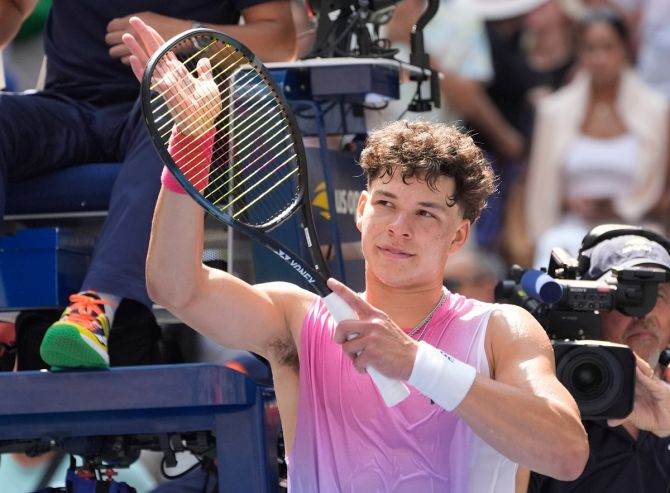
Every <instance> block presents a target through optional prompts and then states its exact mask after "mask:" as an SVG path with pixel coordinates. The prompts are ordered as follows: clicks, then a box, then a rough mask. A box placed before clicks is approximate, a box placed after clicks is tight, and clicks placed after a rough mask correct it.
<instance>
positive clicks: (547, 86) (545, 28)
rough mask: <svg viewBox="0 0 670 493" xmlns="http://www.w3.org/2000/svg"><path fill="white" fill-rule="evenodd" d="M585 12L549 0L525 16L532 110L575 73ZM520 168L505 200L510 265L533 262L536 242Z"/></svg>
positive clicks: (571, 0)
mask: <svg viewBox="0 0 670 493" xmlns="http://www.w3.org/2000/svg"><path fill="white" fill-rule="evenodd" d="M582 11H583V7H582V5H581V3H580V2H579V0H549V1H548V2H545V3H543V4H542V5H540V6H539V7H537V8H536V9H534V10H532V11H531V12H529V13H528V14H527V15H526V16H525V20H524V25H523V34H522V37H521V44H522V46H523V48H524V52H525V56H526V62H527V65H528V69H529V78H532V79H534V85H533V87H531V88H529V90H528V93H527V97H526V99H527V100H528V101H529V102H530V106H531V109H532V110H533V111H534V109H535V108H536V106H537V104H538V102H539V101H540V100H541V99H542V97H544V96H546V95H548V94H551V93H552V92H554V91H555V90H556V89H558V88H560V87H562V86H563V85H565V84H566V83H567V82H569V80H570V79H571V78H572V76H574V72H575V65H576V64H575V58H576V46H575V45H576V42H575V40H576V36H575V34H576V19H577V18H578V16H579V15H580V13H581V12H582ZM531 144H532V143H531ZM520 168H521V169H520V176H519V179H515V181H514V182H513V183H510V184H509V189H508V193H507V197H506V200H505V210H504V218H503V225H504V229H503V234H502V238H501V251H502V252H504V255H505V258H506V260H507V262H508V263H509V264H520V265H530V264H531V263H532V260H533V250H534V245H533V244H532V243H531V242H530V241H529V240H528V236H527V235H526V234H525V231H526V220H525V218H524V201H525V199H524V195H525V180H524V176H525V171H526V170H525V165H524V164H522V165H521V167H520ZM517 169H518V168H517ZM515 178H516V177H515Z"/></svg>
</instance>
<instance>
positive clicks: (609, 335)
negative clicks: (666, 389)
mask: <svg viewBox="0 0 670 493" xmlns="http://www.w3.org/2000/svg"><path fill="white" fill-rule="evenodd" d="M602 336H603V339H605V340H607V341H610V342H617V343H619V344H625V345H627V346H629V347H630V348H631V349H632V350H633V351H635V353H636V354H637V355H638V356H640V357H641V358H643V359H645V360H646V361H647V362H648V363H649V364H650V365H651V366H652V367H655V366H656V365H657V364H658V358H659V356H660V354H661V351H663V350H664V349H665V348H666V347H667V346H668V345H670V284H669V283H664V284H660V285H659V288H658V297H657V299H656V305H655V306H654V308H653V310H652V311H650V312H649V313H648V314H647V315H645V316H644V317H642V318H634V317H629V316H626V315H624V314H623V313H621V312H619V311H616V310H615V311H612V312H605V313H603V315H602Z"/></svg>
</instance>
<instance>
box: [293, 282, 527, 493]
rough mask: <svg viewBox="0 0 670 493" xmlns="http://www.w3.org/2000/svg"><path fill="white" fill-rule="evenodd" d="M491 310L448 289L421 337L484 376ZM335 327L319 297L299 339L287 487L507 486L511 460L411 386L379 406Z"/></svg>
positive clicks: (412, 491) (449, 491)
mask: <svg viewBox="0 0 670 493" xmlns="http://www.w3.org/2000/svg"><path fill="white" fill-rule="evenodd" d="M494 307H495V305H491V304H486V303H480V302H477V301H473V300H469V299H466V298H464V297H462V296H460V295H457V294H453V293H449V295H448V298H447V301H446V303H445V304H444V305H443V306H442V307H441V308H440V309H439V310H438V311H437V312H436V313H435V314H434V316H433V319H432V321H431V323H430V326H429V327H428V328H427V330H426V332H425V335H424V337H423V339H424V340H425V341H426V342H428V343H429V344H432V345H433V346H436V347H438V348H440V349H442V350H444V351H445V352H448V353H449V354H451V355H452V356H454V357H456V358H459V359H460V360H462V361H466V362H468V363H469V364H471V365H473V366H474V367H475V368H477V371H478V372H479V373H481V374H483V375H486V376H489V375H490V372H489V365H488V361H487V358H486V353H485V350H484V339H485V335H486V327H487V324H488V320H489V316H490V314H491V310H492V309H493V308H494ZM333 332H334V321H333V319H332V318H331V316H330V312H329V311H328V309H327V308H326V306H325V305H324V304H323V302H322V301H321V299H320V298H317V299H316V301H315V302H314V303H313V304H312V306H311V307H310V309H309V311H308V313H307V316H306V317H305V320H304V322H303V327H302V335H301V339H300V383H299V401H298V415H297V426H296V435H295V440H294V443H293V449H292V451H291V454H290V456H289V457H287V462H288V481H289V492H290V493H338V492H351V493H354V492H361V493H372V492H407V493H416V492H422V493H438V492H439V493H493V492H496V493H503V492H505V493H507V492H513V491H514V479H515V474H516V469H517V465H516V464H514V463H512V462H511V461H509V460H508V459H506V458H505V457H503V456H502V455H501V454H499V453H498V452H497V451H495V450H494V449H493V448H491V447H490V446H489V445H488V444H486V443H485V442H483V441H482V440H481V439H479V438H478V437H477V436H476V435H475V434H474V432H473V431H472V430H471V429H470V428H469V427H468V426H467V425H466V424H465V423H464V422H463V421H462V420H461V419H459V418H458V417H457V416H456V415H455V414H453V413H450V412H448V411H446V410H444V409H443V408H441V407H439V406H437V405H435V404H433V403H432V402H431V400H430V399H429V398H427V397H425V396H424V395H423V394H421V393H420V392H418V391H417V390H416V389H414V388H412V387H411V386H410V390H411V395H410V396H409V397H408V398H407V399H406V400H404V401H403V402H401V403H400V404H398V405H397V406H395V407H393V408H388V407H386V405H385V404H384V402H383V400H382V397H381V395H380V394H379V392H378V391H377V388H376V387H375V385H374V383H373V382H372V380H371V379H370V377H369V376H368V375H366V374H359V373H358V372H357V371H356V370H355V369H354V367H353V365H352V364H351V362H350V360H349V358H348V357H347V356H346V355H345V354H344V353H343V352H342V348H341V346H340V345H339V344H336V343H335V342H334V341H333ZM491 405H492V406H495V405H496V404H495V403H494V402H492V403H491Z"/></svg>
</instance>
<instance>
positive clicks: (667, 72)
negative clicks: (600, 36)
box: [611, 0, 670, 98]
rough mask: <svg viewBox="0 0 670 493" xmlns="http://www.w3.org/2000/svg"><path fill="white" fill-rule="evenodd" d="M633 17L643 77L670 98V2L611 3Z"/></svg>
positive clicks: (631, 0)
mask: <svg viewBox="0 0 670 493" xmlns="http://www.w3.org/2000/svg"><path fill="white" fill-rule="evenodd" d="M611 2H612V3H613V4H614V5H616V6H618V7H620V8H622V9H623V10H624V12H626V13H627V14H628V15H629V16H630V20H631V21H632V22H631V24H632V27H633V29H634V36H633V39H634V46H635V48H636V52H637V63H636V68H637V72H638V74H639V76H640V77H641V78H642V80H643V81H645V82H646V83H647V84H649V85H650V86H651V87H652V88H654V89H656V90H657V91H659V92H660V93H662V94H664V95H665V97H666V98H670V65H669V64H668V63H665V61H666V60H668V59H670V2H668V0H611Z"/></svg>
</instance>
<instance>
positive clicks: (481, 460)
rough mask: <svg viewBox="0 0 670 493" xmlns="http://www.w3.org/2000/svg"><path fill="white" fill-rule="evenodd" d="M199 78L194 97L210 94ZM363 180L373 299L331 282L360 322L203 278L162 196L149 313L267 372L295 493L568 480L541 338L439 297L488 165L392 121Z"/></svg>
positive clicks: (480, 307)
mask: <svg viewBox="0 0 670 493" xmlns="http://www.w3.org/2000/svg"><path fill="white" fill-rule="evenodd" d="M132 22H133V27H134V28H135V30H136V32H137V33H138V35H139V36H140V37H141V41H142V45H143V46H142V45H140V43H138V41H137V40H136V39H135V38H134V37H132V36H130V35H127V36H125V37H124V42H126V43H127V44H128V46H129V49H130V50H131V52H132V53H133V56H132V58H131V65H132V66H133V69H134V71H135V74H136V75H138V76H139V75H141V73H142V71H143V66H144V64H146V61H147V59H148V56H150V55H151V53H153V51H154V50H155V49H157V48H158V46H160V44H161V43H162V40H161V39H160V36H158V35H157V34H156V33H155V32H154V33H152V32H151V30H150V29H148V28H147V26H146V25H144V24H143V23H142V22H141V21H140V20H139V19H138V20H133V21H132ZM207 65H208V64H204V65H203V66H202V67H201V68H202V70H201V72H200V78H199V79H198V80H194V81H191V82H192V83H194V84H200V83H202V84H208V82H211V74H209V73H208V70H207ZM165 80H169V78H166V79H165ZM190 85H191V83H189V86H190ZM177 92H178V91H177ZM216 107H218V102H216V101H214V104H213V105H212V107H209V108H207V111H203V112H202V113H201V114H205V113H206V114H208V115H210V116H211V115H212V108H216ZM205 131H207V130H205ZM189 138H197V137H194V136H190V137H189ZM361 166H362V168H363V170H364V172H365V173H366V175H367V179H368V187H367V190H366V191H365V192H363V194H362V195H361V198H360V200H359V203H358V215H357V226H358V229H359V230H360V231H361V240H362V249H363V254H364V256H365V260H366V272H365V277H366V290H365V292H363V293H354V292H352V291H351V290H349V289H348V288H347V287H346V286H344V285H342V284H340V283H339V282H337V281H335V280H332V279H331V280H330V281H329V286H330V287H331V288H332V289H333V290H334V291H335V292H336V293H337V294H338V295H339V296H340V297H342V298H343V299H344V301H346V302H347V303H348V304H349V305H350V306H351V308H352V309H353V310H354V311H355V313H356V316H357V319H355V320H354V319H351V320H344V321H342V322H341V323H339V324H336V323H335V322H334V321H333V319H332V317H331V315H330V313H329V312H328V309H327V308H326V307H325V305H324V303H323V301H322V300H321V299H320V298H319V297H317V296H316V295H315V294H314V293H311V292H309V291H305V290H304V289H301V288H299V287H297V286H295V285H292V284H288V283H283V282H274V283H267V284H261V285H255V286H252V285H249V284H248V283H246V282H244V281H243V280H240V279H238V278H236V277H234V276H232V275H229V274H227V273H225V272H221V271H216V270H212V269H209V268H207V267H206V266H203V265H202V262H201V255H202V248H203V246H202V243H203V224H202V223H203V221H202V217H203V212H202V210H201V208H200V207H199V206H198V205H197V204H196V203H195V202H194V201H193V200H191V199H190V198H189V197H188V196H186V195H185V194H184V193H179V189H178V188H176V187H175V183H174V182H173V183H167V182H166V181H164V186H163V189H162V191H161V193H160V196H159V200H158V203H157V207H156V211H155V214H154V222H153V228H152V236H151V240H150V244H149V256H148V259H147V276H148V287H149V291H150V293H151V295H152V296H153V297H154V299H156V301H157V302H159V303H161V304H163V305H164V306H166V307H167V308H168V309H169V310H170V311H172V312H173V313H174V314H175V315H177V316H178V317H179V318H181V319H183V320H184V322H186V323H187V324H188V325H190V326H191V327H194V328H196V329H197V330H198V331H200V332H202V333H203V334H205V335H207V336H208V337H210V338H211V339H213V340H215V341H217V342H219V343H220V344H222V345H225V346H229V347H233V348H241V349H246V350H250V351H253V352H255V353H258V354H260V355H262V356H264V357H265V358H266V359H267V360H268V361H269V362H270V364H271V366H272V371H273V376H274V383H275V391H276V394H277V401H278V405H279V408H280V413H281V419H282V426H283V429H284V436H285V440H286V450H287V455H288V457H287V460H288V463H289V488H290V490H291V491H292V493H296V492H317V491H319V492H337V491H400V492H405V491H406V492H410V491H411V492H414V491H446V492H465V491H472V492H479V491H499V492H503V491H513V489H514V482H515V473H516V470H517V464H523V465H525V466H526V467H529V468H531V469H533V470H541V471H543V472H544V473H545V474H548V475H550V476H555V477H558V478H562V479H570V478H575V477H577V476H578V475H579V474H580V473H581V471H582V469H583V467H584V465H585V462H586V457H587V455H588V448H587V442H586V436H585V433H584V430H583V428H582V426H581V423H580V421H579V414H578V411H577V407H576V404H575V402H574V400H573V399H572V398H571V396H570V395H569V394H568V392H567V391H566V390H565V388H564V387H562V386H561V385H560V383H559V382H558V380H557V379H556V377H555V375H554V368H553V361H554V358H553V353H552V350H551V345H550V343H549V340H548V339H547V336H546V335H545V333H544V331H543V330H542V328H541V327H540V326H539V325H538V324H537V323H536V322H535V321H534V319H533V318H532V317H531V316H530V315H529V314H528V313H526V312H525V311H524V310H522V309H518V308H515V307H511V306H509V307H508V306H496V305H491V304H484V303H479V302H476V301H472V300H468V299H465V298H463V297H461V296H459V295H456V294H452V293H449V292H448V291H446V290H445V289H443V287H442V273H443V269H444V265H445V262H446V260H447V257H448V256H449V255H451V254H452V253H454V252H456V251H457V250H458V249H459V248H460V247H461V246H462V245H463V243H464V242H465V241H466V239H467V237H468V234H469V233H470V226H471V224H472V223H473V222H474V221H475V220H476V219H477V217H478V216H479V212H480V210H481V208H482V207H483V206H484V204H485V201H486V198H487V196H488V195H489V193H490V192H491V191H492V189H493V175H492V172H491V169H490V167H489V165H488V164H487V163H486V161H485V160H484V158H483V156H482V153H481V152H480V150H479V149H478V148H477V147H476V145H475V144H474V143H473V141H472V139H471V138H470V137H468V136H465V135H463V134H460V133H459V132H458V131H456V130H455V129H453V128H451V127H449V126H446V125H441V124H428V123H409V122H403V121H400V122H395V123H393V124H391V125H389V126H387V127H385V128H383V129H381V130H379V131H376V132H374V133H372V134H371V135H370V137H369V140H368V142H367V145H366V148H365V150H364V151H363V154H362V156H361ZM168 181H169V180H168ZM354 335H355V337H353V338H351V336H354ZM441 351H444V352H445V353H447V352H448V353H449V355H446V354H445V353H443V352H441ZM368 366H372V367H374V368H376V369H377V370H378V371H379V372H381V373H382V374H384V375H386V376H387V377H390V378H394V379H398V380H402V381H405V382H408V383H409V385H410V386H411V395H410V396H409V398H407V399H406V400H404V401H403V402H401V403H400V404H398V405H397V406H395V407H392V408H388V407H387V406H386V405H385V404H384V401H383V399H382V397H381V395H380V394H379V392H378V391H377V389H376V387H375V385H374V383H373V382H372V380H371V379H370V377H369V376H368V375H367V374H366V373H365V368H366V367H368Z"/></svg>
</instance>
